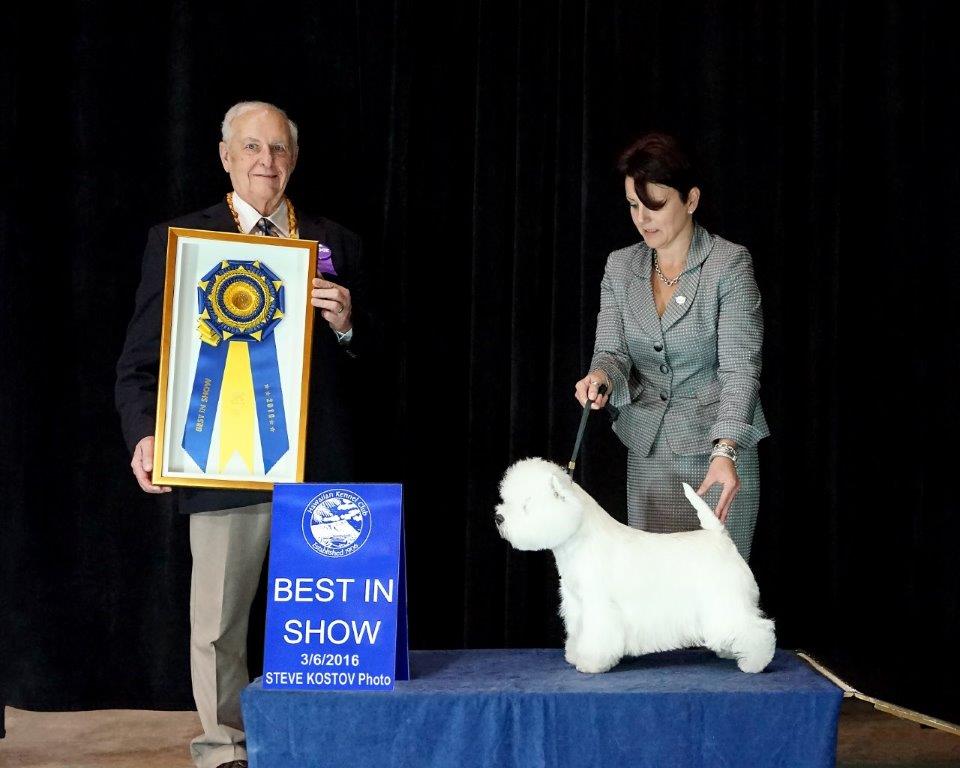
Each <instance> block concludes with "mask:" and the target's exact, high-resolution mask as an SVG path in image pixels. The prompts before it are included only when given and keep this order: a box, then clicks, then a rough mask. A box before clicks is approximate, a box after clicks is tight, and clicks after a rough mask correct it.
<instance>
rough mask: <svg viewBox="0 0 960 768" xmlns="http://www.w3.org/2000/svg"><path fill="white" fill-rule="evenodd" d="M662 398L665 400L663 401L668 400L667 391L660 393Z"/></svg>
mask: <svg viewBox="0 0 960 768" xmlns="http://www.w3.org/2000/svg"><path fill="white" fill-rule="evenodd" d="M660 399H661V400H663V402H667V393H666V392H661V393H660Z"/></svg>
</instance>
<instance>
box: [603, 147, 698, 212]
mask: <svg viewBox="0 0 960 768" xmlns="http://www.w3.org/2000/svg"><path fill="white" fill-rule="evenodd" d="M617 170H618V171H619V172H620V173H621V174H623V175H624V176H630V177H631V178H632V179H633V183H634V185H635V186H636V189H637V197H639V198H640V202H642V203H643V204H644V205H645V206H646V207H647V208H649V209H650V210H652V211H659V210H660V209H661V208H663V203H662V202H659V203H658V202H657V201H655V200H651V199H650V198H649V195H647V182H648V181H649V182H653V183H654V184H663V185H665V186H668V187H673V188H674V189H675V190H677V192H679V193H680V199H681V200H682V201H683V202H684V203H686V202H687V196H688V195H689V194H690V190H691V189H693V188H694V187H696V186H698V184H697V173H696V171H695V169H694V167H693V161H692V159H691V157H690V155H689V154H688V153H687V152H686V150H684V148H683V147H682V146H681V145H680V142H679V141H678V140H677V139H676V138H675V137H673V136H670V135H669V134H666V133H647V134H644V135H643V136H641V137H640V138H639V139H637V140H636V141H635V142H633V144H631V145H630V146H629V147H627V149H626V150H625V151H624V153H623V154H622V155H620V160H619V162H618V163H617Z"/></svg>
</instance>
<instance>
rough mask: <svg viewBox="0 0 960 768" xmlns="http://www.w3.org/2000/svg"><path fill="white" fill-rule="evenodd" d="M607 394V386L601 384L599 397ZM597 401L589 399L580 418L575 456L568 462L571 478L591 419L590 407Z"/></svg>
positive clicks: (574, 447)
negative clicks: (588, 421)
mask: <svg viewBox="0 0 960 768" xmlns="http://www.w3.org/2000/svg"><path fill="white" fill-rule="evenodd" d="M606 393H607V385H606V384H601V385H600V388H599V389H597V397H600V396H601V395H605V394H606ZM595 402H596V400H591V399H590V398H589V397H588V398H587V402H586V403H584V404H583V415H582V416H581V417H580V428H579V429H578V430H577V441H576V442H575V443H574V445H573V456H571V457H570V461H569V462H567V474H568V475H569V476H570V477H573V470H574V467H576V466H577V454H579V453H580V443H581V441H582V440H583V433H584V430H585V429H586V428H587V419H588V418H589V417H590V411H591V408H590V406H591V405H593V404H594V403H595Z"/></svg>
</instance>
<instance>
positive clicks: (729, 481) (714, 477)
mask: <svg viewBox="0 0 960 768" xmlns="http://www.w3.org/2000/svg"><path fill="white" fill-rule="evenodd" d="M717 483H720V485H722V486H723V491H722V492H721V493H720V501H718V502H717V508H716V509H715V510H713V511H714V514H716V516H717V517H718V518H720V522H721V523H725V522H727V513H728V512H729V511H730V505H731V504H732V503H733V499H734V497H735V496H736V495H737V492H738V491H739V490H740V477H739V476H738V475H737V465H736V464H734V463H733V462H732V461H731V460H730V459H728V458H727V457H726V456H717V457H716V458H715V459H713V461H711V462H710V469H708V470H707V474H706V476H705V477H704V478H703V482H702V483H700V487H699V488H698V489H697V496H703V495H704V494H705V493H706V492H707V491H709V490H710V489H711V488H712V487H713V486H714V485H716V484H717Z"/></svg>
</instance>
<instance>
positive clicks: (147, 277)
mask: <svg viewBox="0 0 960 768" xmlns="http://www.w3.org/2000/svg"><path fill="white" fill-rule="evenodd" d="M297 216H298V226H299V230H300V237H301V238H303V239H305V240H319V241H320V242H321V243H323V244H324V245H326V246H327V247H328V248H329V249H330V251H331V253H332V259H333V266H334V268H335V269H336V271H337V275H336V277H331V279H332V280H334V281H335V282H337V283H338V284H340V285H342V286H344V287H345V288H348V289H350V296H351V302H352V303H353V304H354V309H353V317H352V320H353V328H354V332H353V340H352V342H351V344H350V351H349V353H348V352H347V350H345V349H344V348H343V347H341V346H340V345H339V344H338V343H337V338H336V335H335V334H334V333H333V331H332V330H331V329H330V328H329V326H328V325H327V323H326V322H325V321H324V320H323V318H322V317H321V316H320V314H319V312H318V313H317V317H316V323H315V324H314V332H313V348H312V350H311V358H310V359H311V363H310V397H309V414H308V419H307V446H306V457H305V465H304V479H305V480H306V481H308V482H311V481H331V482H338V481H348V480H353V479H355V477H354V474H353V473H354V461H353V459H354V431H355V430H354V418H355V409H354V407H352V403H353V401H354V400H355V392H356V387H355V386H354V381H353V380H354V377H355V376H356V375H357V371H356V366H357V364H358V362H359V360H357V359H354V356H356V357H357V358H361V357H362V356H363V355H364V354H365V353H364V348H365V347H367V346H368V345H369V342H370V335H371V329H370V327H369V323H368V322H367V320H366V317H365V315H364V311H363V310H364V303H363V302H364V299H365V294H364V289H365V287H366V286H365V284H364V280H363V274H362V267H361V264H360V260H361V256H360V240H359V238H358V237H357V236H356V235H355V234H354V233H353V232H350V231H349V230H347V229H344V228H343V227H341V226H340V225H339V224H337V223H336V222H334V221H330V220H329V219H324V218H311V217H308V216H304V215H303V214H301V213H300V212H299V211H298V212H297ZM167 227H185V228H189V229H206V230H212V231H215V232H236V231H237V227H236V224H235V223H234V221H233V217H232V215H231V214H230V209H229V208H228V207H227V204H226V202H220V203H218V204H217V205H214V206H212V207H210V208H207V209H206V210H203V211H198V212H196V213H191V214H188V215H186V216H183V217H181V218H178V219H175V220H173V221H171V222H168V223H166V224H158V225H157V226H155V227H153V228H151V230H150V232H149V234H148V236H147V247H146V250H145V251H144V254H143V270H142V273H141V277H140V287H139V288H138V289H137V296H136V304H135V307H134V310H133V317H132V318H131V320H130V325H129V327H128V328H127V339H126V342H125V344H124V347H123V352H122V354H121V355H120V360H119V362H118V363H117V385H116V391H115V396H116V404H117V410H118V411H119V412H120V423H121V427H122V428H123V436H124V439H125V440H126V442H127V447H128V448H129V449H130V451H131V453H132V452H133V449H134V447H135V446H136V444H137V443H138V442H140V440H142V439H143V438H144V437H146V436H148V435H152V434H154V429H155V426H156V408H157V375H158V369H159V364H160V325H161V322H162V316H163V281H164V274H165V265H166V256H167ZM173 436H174V433H171V438H173ZM178 490H179V506H180V511H181V512H204V511H208V510H214V509H232V508H234V507H243V506H247V505H249V504H258V503H260V502H265V501H269V500H270V494H269V493H263V492H258V491H237V490H220V489H208V488H180V489H178Z"/></svg>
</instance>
